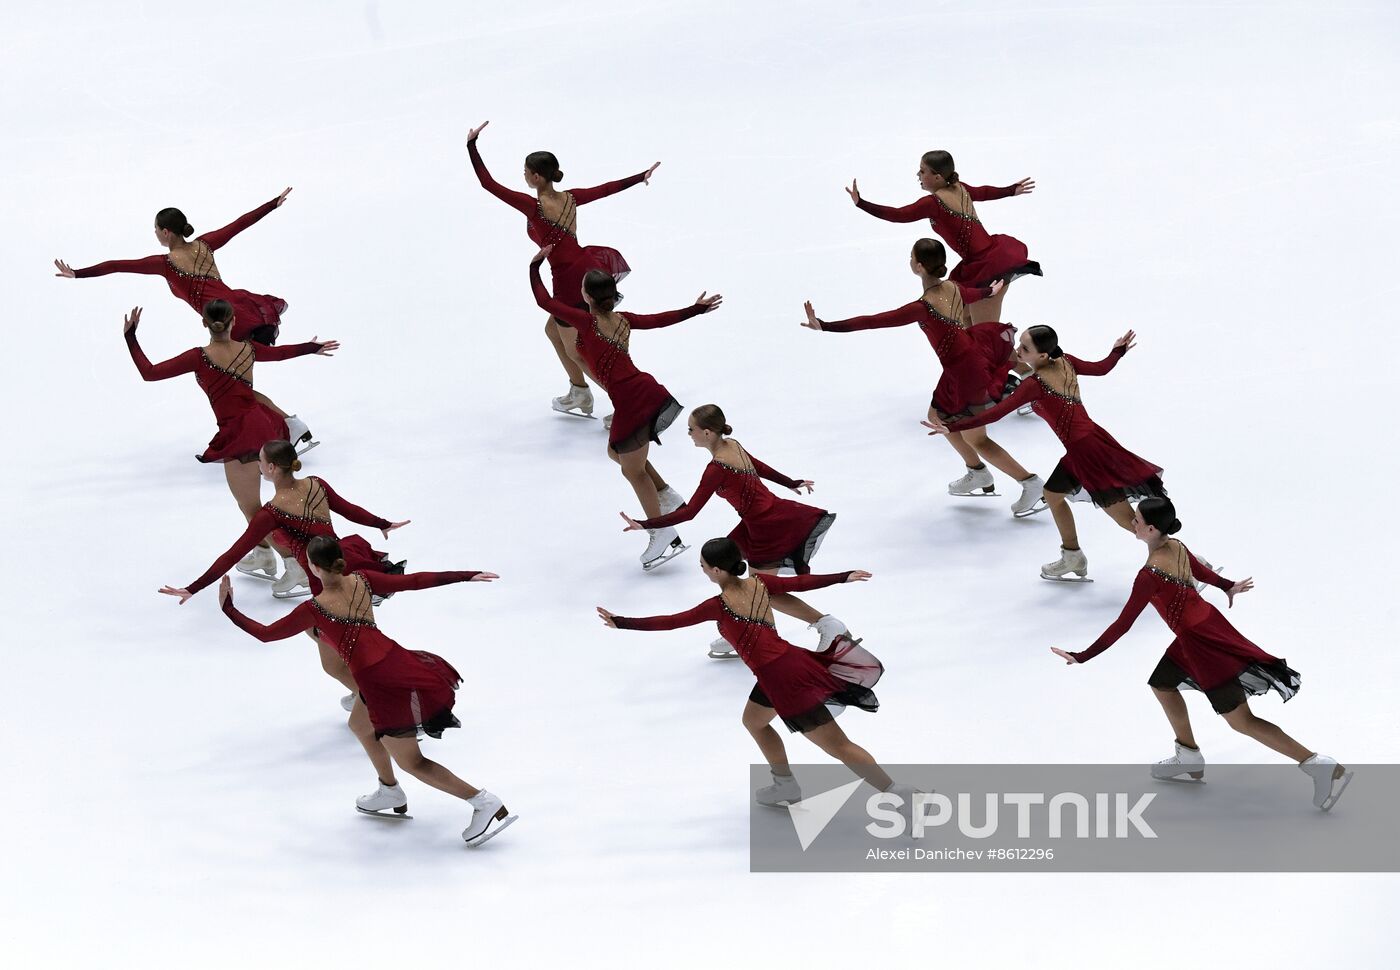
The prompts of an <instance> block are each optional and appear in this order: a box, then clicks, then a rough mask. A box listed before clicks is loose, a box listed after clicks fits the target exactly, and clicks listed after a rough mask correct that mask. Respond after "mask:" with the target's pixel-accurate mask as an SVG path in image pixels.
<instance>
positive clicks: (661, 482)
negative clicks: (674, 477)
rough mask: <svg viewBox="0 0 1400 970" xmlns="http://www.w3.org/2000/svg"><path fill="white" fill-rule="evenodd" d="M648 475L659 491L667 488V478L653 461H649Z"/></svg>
mask: <svg viewBox="0 0 1400 970" xmlns="http://www.w3.org/2000/svg"><path fill="white" fill-rule="evenodd" d="M647 477H648V478H650V479H651V484H652V486H653V487H654V488H655V489H656V490H657V491H658V492H660V491H662V490H663V489H665V488H666V479H664V478H662V477H661V473H660V472H659V471H657V470H656V468H655V466H653V465H652V463H651V462H647Z"/></svg>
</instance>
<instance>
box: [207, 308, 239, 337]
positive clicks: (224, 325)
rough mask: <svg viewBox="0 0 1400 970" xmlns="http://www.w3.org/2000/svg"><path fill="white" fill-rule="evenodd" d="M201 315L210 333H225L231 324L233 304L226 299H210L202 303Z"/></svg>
mask: <svg viewBox="0 0 1400 970" xmlns="http://www.w3.org/2000/svg"><path fill="white" fill-rule="evenodd" d="M203 316H204V323H205V325H206V326H208V327H209V332H210V333H226V332H227V331H228V329H229V328H230V327H232V326H233V304H232V303H229V302H228V301H227V300H210V301H209V302H208V303H206V304H204V312H203Z"/></svg>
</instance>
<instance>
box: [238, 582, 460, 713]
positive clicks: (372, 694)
mask: <svg viewBox="0 0 1400 970" xmlns="http://www.w3.org/2000/svg"><path fill="white" fill-rule="evenodd" d="M475 575H477V574H476V572H442V573H407V574H405V575H399V576H392V575H387V574H385V573H371V572H361V573H354V574H351V575H347V576H346V577H345V580H346V582H347V583H348V584H350V587H351V591H350V600H349V608H348V609H347V610H346V611H345V612H344V613H337V612H332V611H331V610H330V609H328V608H327V607H325V606H323V605H321V604H320V603H318V602H317V601H316V600H315V599H310V600H307V601H306V602H305V603H302V604H301V605H300V606H298V607H297V608H296V609H294V610H292V612H290V613H288V614H287V615H286V616H284V617H282V619H280V620H278V621H277V622H275V623H273V624H271V625H268V626H264V625H263V624H261V623H258V622H257V621H256V620H251V619H249V618H248V617H246V616H244V615H243V614H242V613H240V612H239V611H238V610H237V609H236V608H235V607H234V605H233V597H232V596H230V597H229V598H228V599H227V600H225V601H224V613H226V614H227V615H228V618H229V619H230V620H232V621H233V622H234V623H235V624H237V625H238V627H239V628H240V629H242V630H244V631H246V632H248V633H251V634H252V635H253V636H255V637H257V638H258V639H259V640H261V641H262V642H263V643H268V642H271V641H273V640H286V639H287V638H288V637H294V636H296V635H297V634H298V633H302V632H304V631H306V630H310V631H312V633H313V635H314V636H315V637H316V638H317V639H318V640H320V641H321V642H322V643H326V644H329V645H330V646H331V647H334V648H335V652H336V653H338V654H340V658H341V659H342V660H344V661H345V663H346V664H347V665H349V667H350V676H352V677H354V678H355V687H356V688H357V689H358V691H359V694H360V699H361V700H363V701H364V702H365V707H366V709H368V711H369V719H370V723H372V724H373V725H374V733H375V736H376V737H381V738H382V737H384V736H385V735H388V736H390V737H396V738H412V737H416V736H418V735H419V734H427V735H429V736H430V737H434V738H440V737H442V732H443V731H445V730H446V729H447V728H455V727H461V726H462V724H461V722H460V721H458V720H457V718H456V716H455V715H454V714H453V713H452V705H453V704H454V703H455V702H456V699H457V687H458V685H459V684H461V683H462V675H461V674H459V673H457V671H456V669H455V668H454V667H453V666H452V665H451V664H450V663H448V662H447V661H446V660H444V659H442V658H441V657H439V656H438V655H437V654H435V653H428V652H427V651H426V650H406V649H404V648H403V647H402V646H400V645H399V644H398V643H396V642H394V641H393V640H391V639H389V638H388V637H387V636H385V635H384V634H383V633H381V632H380V630H379V627H378V626H376V625H375V622H374V607H373V605H372V604H371V601H370V597H371V596H390V595H392V594H394V593H398V592H402V591H403V590H408V589H431V588H432V587H434V586H446V585H447V584H449V583H465V582H468V581H470V580H471V578H472V577H473V576H475Z"/></svg>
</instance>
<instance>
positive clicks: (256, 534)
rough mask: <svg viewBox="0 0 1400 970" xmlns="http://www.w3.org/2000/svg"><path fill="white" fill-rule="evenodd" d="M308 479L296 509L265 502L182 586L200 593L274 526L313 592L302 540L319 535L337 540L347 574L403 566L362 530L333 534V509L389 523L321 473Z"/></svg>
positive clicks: (317, 588)
mask: <svg viewBox="0 0 1400 970" xmlns="http://www.w3.org/2000/svg"><path fill="white" fill-rule="evenodd" d="M306 481H307V482H308V486H307V489H306V495H305V496H304V498H303V499H302V503H301V508H300V510H299V511H298V512H296V513H293V512H288V511H287V510H285V509H280V508H278V507H277V506H276V505H273V504H272V503H271V502H268V503H267V504H266V505H264V506H263V507H262V508H260V509H258V511H257V512H256V513H254V515H253V517H252V518H251V519H249V520H248V528H247V529H245V530H244V531H243V534H242V535H241V536H239V537H238V539H237V540H236V541H235V542H234V544H233V545H231V546H229V549H228V551H227V552H225V553H224V554H223V555H222V556H220V557H219V558H218V559H215V560H214V564H213V565H212V566H210V567H209V568H208V569H206V570H205V571H204V573H203V575H201V576H200V577H199V578H198V579H196V580H195V581H194V582H192V583H190V584H189V585H188V586H186V587H185V589H187V590H189V591H190V592H191V593H198V592H199V591H200V590H201V589H203V588H204V587H206V586H208V585H209V584H210V583H212V582H214V580H216V579H218V578H219V577H220V576H222V575H224V574H225V573H227V572H228V571H229V570H230V569H232V568H233V564H234V563H236V562H238V560H240V559H242V558H243V557H244V556H246V555H247V554H248V553H250V552H252V551H253V547H254V546H256V545H257V544H258V543H260V542H262V541H263V539H264V538H266V537H267V536H268V535H269V534H270V533H272V532H277V533H278V539H279V540H280V542H281V544H282V545H285V546H289V547H290V548H291V550H292V553H293V555H295V556H296V560H297V562H298V563H299V564H300V565H301V568H302V569H303V570H304V571H305V572H306V579H307V582H308V583H309V585H310V586H311V595H313V596H317V595H320V592H321V581H320V580H319V579H317V578H316V574H315V573H313V572H312V571H311V567H310V565H309V564H308V563H307V561H306V546H307V544H308V543H309V542H311V540H312V539H314V538H316V537H317V536H326V537H327V538H329V539H335V540H336V541H338V542H339V543H340V552H341V555H342V556H343V557H344V558H345V571H346V573H347V574H348V573H354V572H361V571H365V572H375V573H394V572H403V564H402V563H400V564H398V565H395V564H394V563H391V562H389V557H388V554H387V553H383V552H379V551H377V550H375V549H371V548H370V545H369V543H368V542H366V541H365V540H364V538H363V537H362V536H347V537H346V538H344V539H341V538H340V537H339V536H337V535H336V534H335V527H334V526H333V525H332V524H331V513H332V512H336V513H338V514H340V515H342V516H344V517H345V518H347V519H349V520H350V521H351V522H357V523H359V524H360V525H368V526H372V527H373V528H376V529H384V528H388V527H389V526H390V525H392V524H393V523H391V522H390V521H389V520H388V519H383V518H380V517H379V516H377V515H374V514H372V513H370V512H367V511H365V510H364V509H362V508H360V507H359V506H358V505H355V504H354V503H352V502H347V501H345V499H343V498H341V497H340V496H339V495H338V494H336V492H335V490H334V489H332V488H331V487H330V485H328V484H327V483H326V482H325V480H324V479H321V478H311V477H308V478H307V479H306Z"/></svg>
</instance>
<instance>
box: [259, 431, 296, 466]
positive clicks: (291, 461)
mask: <svg viewBox="0 0 1400 970" xmlns="http://www.w3.org/2000/svg"><path fill="white" fill-rule="evenodd" d="M262 452H263V456H264V457H265V458H266V459H267V463H268V464H269V465H276V466H277V467H278V468H280V469H282V470H283V471H287V472H299V471H301V459H300V458H298V457H297V450H296V447H295V446H294V445H293V444H292V443H291V442H290V441H282V440H281V439H278V440H275V441H269V442H268V443H267V444H265V445H263V446H262Z"/></svg>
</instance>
